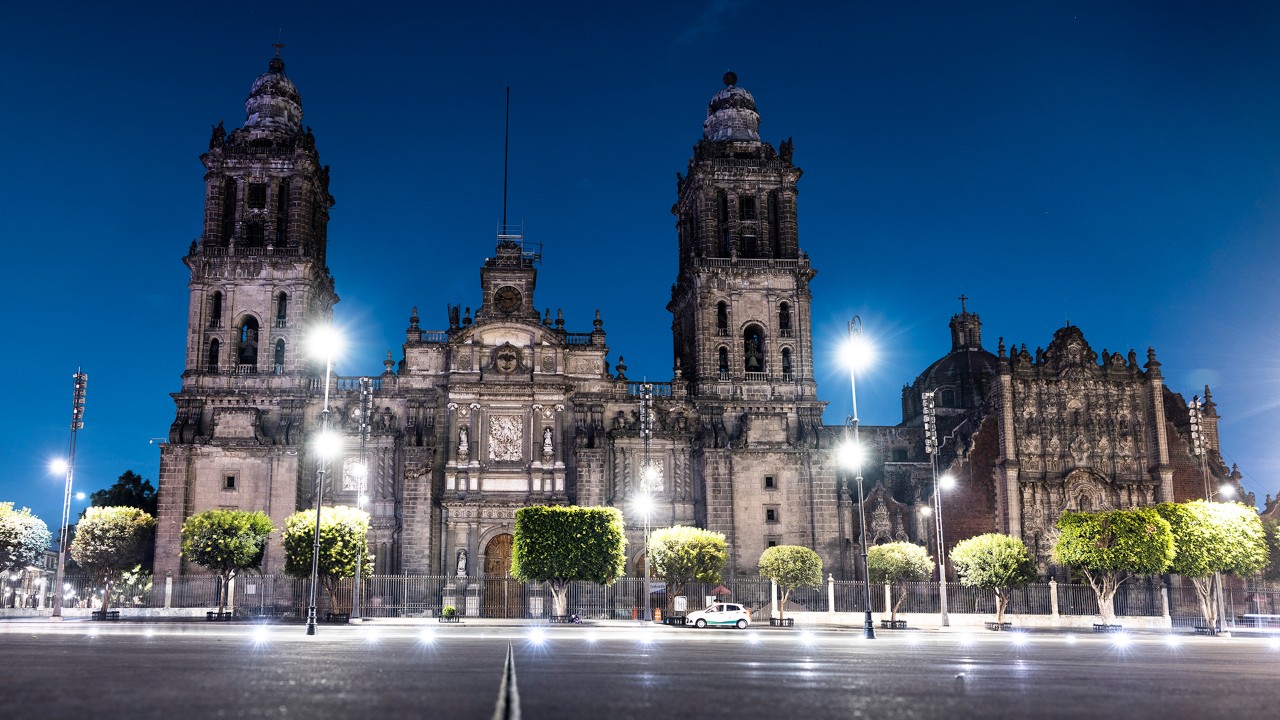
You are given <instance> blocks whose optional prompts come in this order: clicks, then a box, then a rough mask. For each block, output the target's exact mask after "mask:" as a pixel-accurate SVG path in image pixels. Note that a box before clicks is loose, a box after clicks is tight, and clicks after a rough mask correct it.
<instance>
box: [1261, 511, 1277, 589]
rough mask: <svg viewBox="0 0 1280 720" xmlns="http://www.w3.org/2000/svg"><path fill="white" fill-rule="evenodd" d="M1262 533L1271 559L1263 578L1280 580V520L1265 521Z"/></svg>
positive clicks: (1263, 570) (1264, 569)
mask: <svg viewBox="0 0 1280 720" xmlns="http://www.w3.org/2000/svg"><path fill="white" fill-rule="evenodd" d="M1262 531H1263V534H1264V536H1265V537H1266V541H1267V552H1268V554H1269V555H1270V557H1271V559H1270V560H1269V561H1268V562H1267V566H1266V567H1265V568H1263V569H1262V577H1264V578H1266V579H1267V580H1273V581H1274V580H1280V520H1265V521H1263V523H1262Z"/></svg>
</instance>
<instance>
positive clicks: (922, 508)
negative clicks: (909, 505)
mask: <svg viewBox="0 0 1280 720" xmlns="http://www.w3.org/2000/svg"><path fill="white" fill-rule="evenodd" d="M920 514H921V515H923V516H925V517H929V516H930V515H932V514H933V508H931V507H929V506H928V505H921V506H920Z"/></svg>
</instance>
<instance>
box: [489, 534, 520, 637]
mask: <svg viewBox="0 0 1280 720" xmlns="http://www.w3.org/2000/svg"><path fill="white" fill-rule="evenodd" d="M513 539H514V538H512V536H511V535H510V534H509V533H502V534H501V535H494V536H493V537H492V538H491V539H490V540H489V543H488V544H487V545H485V546H484V616H485V617H490V618H518V617H524V604H525V603H524V596H525V593H524V583H522V582H520V581H519V580H516V579H515V578H513V577H511V541H512V540H513Z"/></svg>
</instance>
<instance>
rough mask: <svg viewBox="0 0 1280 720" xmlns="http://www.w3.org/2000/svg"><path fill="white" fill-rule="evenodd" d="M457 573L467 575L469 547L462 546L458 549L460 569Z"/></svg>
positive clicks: (462, 575) (461, 575)
mask: <svg viewBox="0 0 1280 720" xmlns="http://www.w3.org/2000/svg"><path fill="white" fill-rule="evenodd" d="M456 574H457V576H458V577H466V576H467V549H466V548H460V549H459V550H458V570H457V573H456Z"/></svg>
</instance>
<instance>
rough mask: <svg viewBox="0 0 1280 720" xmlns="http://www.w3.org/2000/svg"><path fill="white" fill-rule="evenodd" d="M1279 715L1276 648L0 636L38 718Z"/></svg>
mask: <svg viewBox="0 0 1280 720" xmlns="http://www.w3.org/2000/svg"><path fill="white" fill-rule="evenodd" d="M508 647H510V648H511V649H512V653H513V659H514V668H515V677H516V688H517V690H518V702H519V710H520V715H519V717H522V718H525V719H526V720H536V719H541V718H699V719H712V718H741V719H750V718H761V719H764V718H768V719H769V720H777V719H778V718H780V717H781V718H797V719H800V718H803V719H804V720H812V719H815V718H888V719H893V718H984V717H990V718H1039V717H1061V718H1091V719H1101V718H1125V720H1133V719H1135V718H1160V719H1161V720H1172V719H1174V718H1213V717H1223V718H1233V719H1242V718H1264V717H1266V718H1271V717H1274V716H1275V714H1276V712H1277V706H1278V704H1280V690H1278V689H1277V687H1278V684H1277V681H1278V679H1280V639H1277V638H1276V637H1275V636H1269V635H1262V634H1258V635H1248V636H1245V635H1237V636H1235V637H1231V638H1208V637H1193V636H1188V635H1167V634H1160V633H1151V634H1140V633H1135V634H1131V635H1130V634H1126V635H1121V636H1116V635H1097V636H1095V635H1092V634H1078V633H1077V634H1068V633H1057V632H1055V633H1047V632H1046V633H993V632H983V631H976V632H975V631H936V630H919V631H893V632H891V631H881V632H880V633H879V636H878V637H877V639H875V640H867V639H864V638H862V637H861V631H860V629H841V630H821V631H802V630H795V629H778V628H767V627H766V628H754V627H753V628H752V629H749V630H745V631H739V630H695V629H692V628H689V629H685V628H674V627H663V626H651V625H638V624H631V623H625V622H619V623H598V624H594V625H592V624H585V625H577V626H567V627H565V626H547V625H541V624H534V623H533V621H529V623H518V622H515V621H507V622H485V621H473V622H468V623H464V624H457V625H441V624H438V623H420V624H407V623H398V624H390V623H379V622H369V623H365V624H363V625H359V626H336V625H321V626H320V627H319V629H318V632H317V634H316V635H315V636H313V637H308V636H307V635H306V634H305V630H304V628H303V626H301V625H293V624H277V625H253V624H247V623H246V624H219V625H210V624H206V623H203V622H186V623H160V622H145V623H142V622H139V623H132V622H119V623H110V622H108V623H102V622H90V621H70V620H69V621H65V622H62V623H54V622H49V621H6V622H0V654H2V655H3V657H4V665H5V669H4V671H3V675H0V677H2V678H3V679H2V680H0V687H2V688H3V693H0V695H2V696H3V697H4V701H3V702H4V704H5V706H6V707H8V708H10V709H16V712H15V713H14V714H12V715H8V716H9V717H26V718H129V719H130V720H132V719H135V718H182V719H186V718H191V719H193V720H198V719H202V718H289V717H298V718H308V719H314V718H384V717H393V718H450V719H452V718H459V719H466V718H490V717H493V715H494V709H495V706H496V704H497V701H498V696H499V690H500V688H501V686H502V683H503V668H504V664H505V660H506V657H507V652H508Z"/></svg>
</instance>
